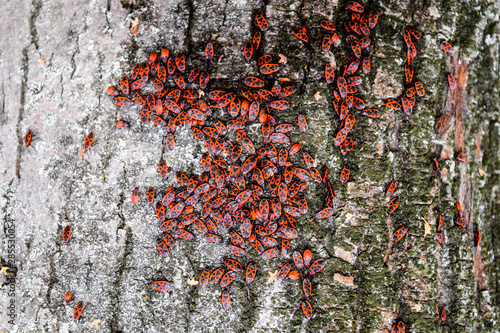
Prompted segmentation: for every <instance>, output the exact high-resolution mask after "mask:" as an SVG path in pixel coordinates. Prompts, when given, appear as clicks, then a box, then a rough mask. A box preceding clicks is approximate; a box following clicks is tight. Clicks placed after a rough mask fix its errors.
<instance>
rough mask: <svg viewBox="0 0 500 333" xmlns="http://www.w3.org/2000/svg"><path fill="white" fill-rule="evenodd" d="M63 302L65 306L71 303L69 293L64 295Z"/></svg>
mask: <svg viewBox="0 0 500 333" xmlns="http://www.w3.org/2000/svg"><path fill="white" fill-rule="evenodd" d="M64 302H66V305H69V304H70V303H71V293H70V292H67V293H66V295H64Z"/></svg>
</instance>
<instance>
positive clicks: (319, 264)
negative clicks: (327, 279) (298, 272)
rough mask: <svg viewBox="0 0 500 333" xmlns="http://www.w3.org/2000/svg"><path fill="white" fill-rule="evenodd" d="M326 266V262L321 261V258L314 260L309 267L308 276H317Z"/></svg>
mask: <svg viewBox="0 0 500 333" xmlns="http://www.w3.org/2000/svg"><path fill="white" fill-rule="evenodd" d="M325 266H326V260H325V259H323V258H320V259H318V260H316V261H315V262H313V263H312V264H311V267H309V271H308V272H309V275H314V274H317V273H319V272H321V271H322V270H323V268H325Z"/></svg>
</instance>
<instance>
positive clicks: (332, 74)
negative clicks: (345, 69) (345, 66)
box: [325, 64, 335, 83]
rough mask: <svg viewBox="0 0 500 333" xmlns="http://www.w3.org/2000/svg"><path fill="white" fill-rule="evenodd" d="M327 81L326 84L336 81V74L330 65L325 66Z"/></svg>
mask: <svg viewBox="0 0 500 333" xmlns="http://www.w3.org/2000/svg"><path fill="white" fill-rule="evenodd" d="M325 79H326V83H333V81H334V80H335V72H334V71H333V68H332V65H330V64H326V65H325Z"/></svg>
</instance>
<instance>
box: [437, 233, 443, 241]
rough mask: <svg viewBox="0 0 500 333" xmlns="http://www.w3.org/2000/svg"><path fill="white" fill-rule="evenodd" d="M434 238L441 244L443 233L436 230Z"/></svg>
mask: <svg viewBox="0 0 500 333" xmlns="http://www.w3.org/2000/svg"><path fill="white" fill-rule="evenodd" d="M436 239H437V241H438V242H439V243H440V244H443V242H444V234H443V233H441V232H438V233H437V234H436Z"/></svg>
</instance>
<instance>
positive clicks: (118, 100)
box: [113, 96, 130, 108]
mask: <svg viewBox="0 0 500 333" xmlns="http://www.w3.org/2000/svg"><path fill="white" fill-rule="evenodd" d="M113 104H115V105H118V106H120V107H122V108H123V107H127V106H129V105H130V98H128V97H123V96H119V97H114V98H113Z"/></svg>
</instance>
